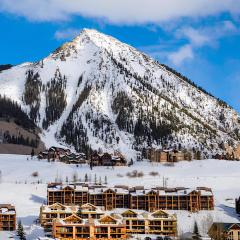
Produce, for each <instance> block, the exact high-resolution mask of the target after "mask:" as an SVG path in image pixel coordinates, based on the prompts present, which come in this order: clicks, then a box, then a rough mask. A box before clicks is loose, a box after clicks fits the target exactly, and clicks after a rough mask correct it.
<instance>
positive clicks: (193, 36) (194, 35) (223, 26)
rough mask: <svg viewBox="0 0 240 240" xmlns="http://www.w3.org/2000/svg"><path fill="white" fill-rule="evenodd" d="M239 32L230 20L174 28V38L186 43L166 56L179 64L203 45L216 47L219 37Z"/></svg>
mask: <svg viewBox="0 0 240 240" xmlns="http://www.w3.org/2000/svg"><path fill="white" fill-rule="evenodd" d="M239 34H240V28H238V27H237V26H236V25H235V24H234V23H233V22H231V21H221V22H218V23H217V24H215V25H212V26H206V27H205V26H202V27H199V28H193V27H189V26H187V27H183V28H181V29H179V30H176V32H175V38H176V39H178V40H185V41H187V44H185V45H183V46H181V47H180V48H179V49H177V50H176V51H175V52H170V53H169V56H168V57H167V58H168V60H169V61H170V62H172V63H173V64H174V65H178V66H179V65H181V64H182V63H183V62H184V61H185V60H186V59H193V58H194V56H195V55H196V52H197V51H198V50H199V49H200V48H202V47H204V46H208V47H212V48H216V47H217V46H218V42H219V40H220V39H222V38H225V37H229V36H233V35H239Z"/></svg>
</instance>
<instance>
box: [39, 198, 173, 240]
mask: <svg viewBox="0 0 240 240" xmlns="http://www.w3.org/2000/svg"><path fill="white" fill-rule="evenodd" d="M40 223H41V225H42V226H43V227H44V229H45V231H50V232H51V233H52V236H53V237H54V238H59V239H112V238H113V239H126V238H127V237H128V236H129V235H131V234H159V235H166V236H172V237H174V236H176V235H177V219H176V216H175V215H170V214H168V213H166V212H165V211H162V210H158V211H156V212H153V213H150V212H146V211H139V210H138V211H136V210H132V209H125V210H120V211H105V210H104V209H103V208H100V207H96V206H94V205H92V204H90V203H87V204H83V205H81V206H65V205H62V204H60V203H55V204H52V205H43V206H42V207H41V209H40Z"/></svg>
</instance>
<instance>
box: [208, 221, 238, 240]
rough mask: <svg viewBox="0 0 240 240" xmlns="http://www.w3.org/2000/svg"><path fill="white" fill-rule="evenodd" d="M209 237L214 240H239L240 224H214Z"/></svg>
mask: <svg viewBox="0 0 240 240" xmlns="http://www.w3.org/2000/svg"><path fill="white" fill-rule="evenodd" d="M208 235H209V237H210V238H211V239H213V240H219V239H221V240H239V239H240V223H213V224H212V226H211V227H210V229H209V231H208Z"/></svg>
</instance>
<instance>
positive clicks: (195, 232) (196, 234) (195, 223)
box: [193, 221, 201, 240]
mask: <svg viewBox="0 0 240 240" xmlns="http://www.w3.org/2000/svg"><path fill="white" fill-rule="evenodd" d="M193 234H194V236H193V239H194V240H200V239H201V235H200V234H199V230H198V225H197V222H196V221H195V222H194V228H193Z"/></svg>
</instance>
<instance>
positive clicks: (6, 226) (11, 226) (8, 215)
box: [0, 204, 16, 231]
mask: <svg viewBox="0 0 240 240" xmlns="http://www.w3.org/2000/svg"><path fill="white" fill-rule="evenodd" d="M14 230H16V210H15V207H14V206H12V205H10V204H0V231H14Z"/></svg>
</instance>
